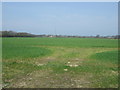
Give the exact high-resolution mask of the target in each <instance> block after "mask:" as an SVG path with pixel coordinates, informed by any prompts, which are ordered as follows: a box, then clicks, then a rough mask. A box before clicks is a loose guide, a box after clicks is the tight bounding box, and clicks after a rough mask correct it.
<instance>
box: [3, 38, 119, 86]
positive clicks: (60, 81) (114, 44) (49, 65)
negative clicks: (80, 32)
mask: <svg viewBox="0 0 120 90" xmlns="http://www.w3.org/2000/svg"><path fill="white" fill-rule="evenodd" d="M2 63H3V64H2V65H3V66H2V69H3V73H2V75H3V86H4V87H7V88H10V87H12V88H117V87H118V40H117V39H99V38H37V37H34V38H33V37H31V38H22V37H20V38H19V37H17V38H16V37H14V38H2Z"/></svg>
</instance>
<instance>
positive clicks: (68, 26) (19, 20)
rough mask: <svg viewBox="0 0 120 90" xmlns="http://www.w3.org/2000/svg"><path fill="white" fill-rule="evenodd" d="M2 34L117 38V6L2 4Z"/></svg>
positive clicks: (32, 3) (45, 3) (106, 4)
mask: <svg viewBox="0 0 120 90" xmlns="http://www.w3.org/2000/svg"><path fill="white" fill-rule="evenodd" d="M2 30H12V31H16V32H28V33H32V34H47V35H48V34H52V35H55V34H57V35H79V36H94V35H101V36H106V35H117V34H118V3H117V2H3V3H2Z"/></svg>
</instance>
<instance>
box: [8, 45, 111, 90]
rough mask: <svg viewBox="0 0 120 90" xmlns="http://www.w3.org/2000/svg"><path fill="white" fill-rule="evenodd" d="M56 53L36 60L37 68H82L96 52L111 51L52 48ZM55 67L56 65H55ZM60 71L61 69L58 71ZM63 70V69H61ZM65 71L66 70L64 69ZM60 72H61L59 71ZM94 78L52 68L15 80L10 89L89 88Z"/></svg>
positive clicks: (88, 74) (90, 74)
mask: <svg viewBox="0 0 120 90" xmlns="http://www.w3.org/2000/svg"><path fill="white" fill-rule="evenodd" d="M49 49H50V50H52V51H53V52H54V53H53V54H52V55H51V56H47V57H43V58H36V59H34V63H33V64H35V65H37V66H40V67H42V66H43V67H44V66H46V67H47V65H49V64H48V62H51V63H54V62H55V64H58V63H59V62H62V64H64V65H66V66H70V65H71V66H70V67H72V66H73V68H74V66H75V65H76V66H75V67H77V65H78V66H80V65H81V64H82V62H83V61H85V60H88V59H87V57H88V56H89V55H91V54H93V53H96V52H104V51H110V50H112V49H111V48H108V49H104V48H103V49H100V48H99V49H98V48H95V49H92V48H88V49H84V48H63V47H50V48H49ZM57 62H58V63H57ZM53 65H54V64H53ZM58 65H59V64H58ZM58 70H59V69H58ZM60 70H61V69H60ZM63 70H64V69H63ZM58 72H59V71H58ZM91 78H94V76H93V75H92V73H79V74H76V73H74V72H69V71H67V69H66V71H64V72H63V73H55V72H54V70H53V69H51V67H49V68H44V69H41V70H37V71H33V72H32V73H28V74H27V75H26V76H24V77H22V78H20V79H15V80H14V81H13V82H12V83H11V84H10V85H9V86H8V87H14V88H82V87H84V88H89V87H91V84H92V83H93V82H92V81H90V79H91Z"/></svg>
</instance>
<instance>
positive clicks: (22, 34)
mask: <svg viewBox="0 0 120 90" xmlns="http://www.w3.org/2000/svg"><path fill="white" fill-rule="evenodd" d="M0 37H66V38H68V37H73V38H75V37H76V38H112V39H120V35H114V36H100V35H96V36H69V35H45V34H43V35H34V34H31V33H26V32H14V31H0Z"/></svg>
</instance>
